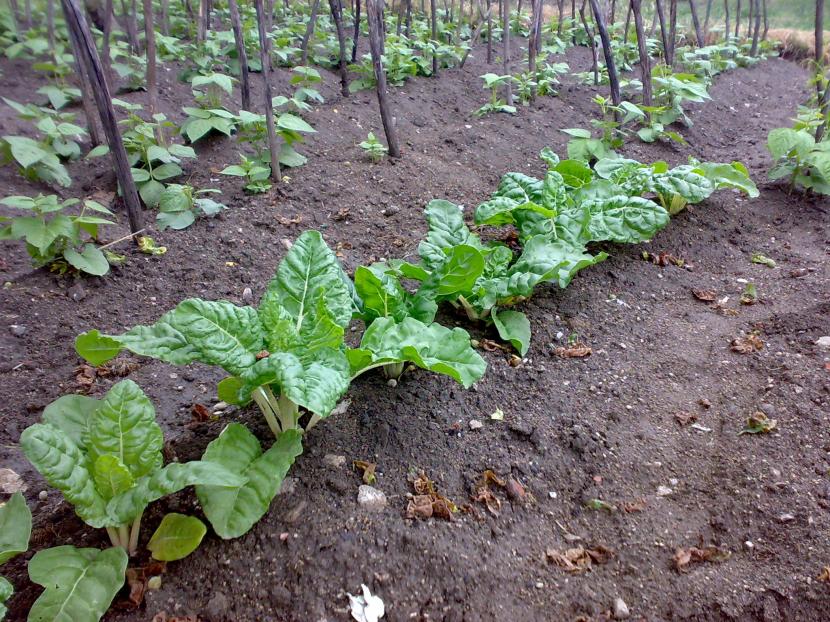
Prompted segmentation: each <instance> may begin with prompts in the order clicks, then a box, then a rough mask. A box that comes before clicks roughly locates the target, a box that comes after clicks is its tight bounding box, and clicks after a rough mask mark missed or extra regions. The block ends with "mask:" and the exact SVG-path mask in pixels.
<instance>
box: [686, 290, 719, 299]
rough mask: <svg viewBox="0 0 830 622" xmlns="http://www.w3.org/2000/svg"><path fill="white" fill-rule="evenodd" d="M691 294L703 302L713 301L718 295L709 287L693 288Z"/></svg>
mask: <svg viewBox="0 0 830 622" xmlns="http://www.w3.org/2000/svg"><path fill="white" fill-rule="evenodd" d="M692 296H694V297H695V298H697V299H698V300H700V301H703V302H714V301H715V298H717V296H718V295H717V293H715V291H714V290H711V289H693V290H692Z"/></svg>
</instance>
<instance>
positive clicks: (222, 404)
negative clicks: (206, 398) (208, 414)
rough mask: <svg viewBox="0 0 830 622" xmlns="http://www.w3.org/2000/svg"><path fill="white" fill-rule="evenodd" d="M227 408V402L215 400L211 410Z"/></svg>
mask: <svg viewBox="0 0 830 622" xmlns="http://www.w3.org/2000/svg"><path fill="white" fill-rule="evenodd" d="M227 408H228V403H227V402H216V404H214V405H213V410H214V411H217V410H226V409H227Z"/></svg>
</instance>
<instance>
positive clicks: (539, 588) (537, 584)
mask: <svg viewBox="0 0 830 622" xmlns="http://www.w3.org/2000/svg"><path fill="white" fill-rule="evenodd" d="M544 587H545V584H544V583H543V582H542V581H537V582H536V589H537V590H541V589H542V588H544Z"/></svg>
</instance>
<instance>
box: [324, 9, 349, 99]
mask: <svg viewBox="0 0 830 622" xmlns="http://www.w3.org/2000/svg"><path fill="white" fill-rule="evenodd" d="M329 10H330V11H331V17H332V19H333V20H334V25H335V27H336V28H337V40H338V42H339V43H340V66H339V70H340V92H341V93H342V94H343V97H348V96H349V72H348V70H347V69H346V33H345V32H344V30H343V7H342V6H341V4H340V0H329Z"/></svg>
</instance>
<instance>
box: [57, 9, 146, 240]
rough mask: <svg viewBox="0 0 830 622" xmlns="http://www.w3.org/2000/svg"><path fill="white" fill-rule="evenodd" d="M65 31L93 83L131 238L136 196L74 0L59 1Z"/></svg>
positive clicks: (137, 223) (137, 220)
mask: <svg viewBox="0 0 830 622" xmlns="http://www.w3.org/2000/svg"><path fill="white" fill-rule="evenodd" d="M61 5H62V7H63V12H64V17H65V19H66V26H67V29H68V30H69V31H70V32H71V33H72V36H73V37H74V38H75V39H76V41H77V43H78V47H79V51H80V59H79V64H83V65H84V66H85V67H86V69H87V71H88V72H89V76H90V79H91V81H92V82H93V89H92V96H93V98H94V100H95V105H96V106H97V108H98V113H99V114H100V116H101V123H102V125H103V126H104V133H105V134H106V135H107V143H108V144H109V148H110V154H111V155H112V160H113V166H114V168H115V175H116V177H117V178H118V185H119V186H120V187H121V193H122V194H123V196H124V205H125V207H126V209H127V218H128V219H129V221H130V232H132V233H133V234H135V233H136V232H137V231H139V230H140V229H141V220H142V218H141V203H140V201H139V198H138V192H137V191H136V188H135V182H134V181H133V176H132V173H131V172H130V163H129V161H128V160H127V152H126V151H125V150H124V143H123V142H122V141H121V133H120V132H119V130H118V123H117V121H116V120H115V111H114V110H113V108H112V97H111V95H110V90H109V87H108V86H107V81H106V79H104V70H103V67H102V66H101V60H100V59H99V58H98V51H97V50H96V49H95V40H94V39H93V37H92V33H91V32H90V31H89V26H88V25H87V23H86V19H85V18H84V14H83V11H82V9H81V7H80V6H79V5H78V0H61Z"/></svg>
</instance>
